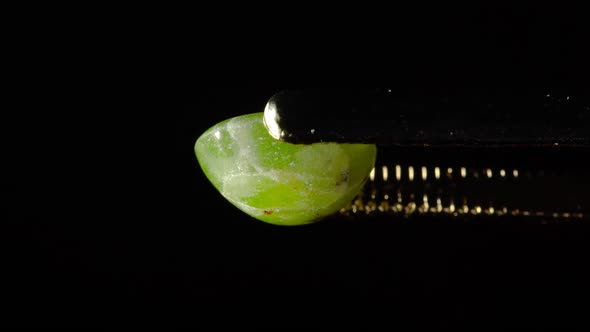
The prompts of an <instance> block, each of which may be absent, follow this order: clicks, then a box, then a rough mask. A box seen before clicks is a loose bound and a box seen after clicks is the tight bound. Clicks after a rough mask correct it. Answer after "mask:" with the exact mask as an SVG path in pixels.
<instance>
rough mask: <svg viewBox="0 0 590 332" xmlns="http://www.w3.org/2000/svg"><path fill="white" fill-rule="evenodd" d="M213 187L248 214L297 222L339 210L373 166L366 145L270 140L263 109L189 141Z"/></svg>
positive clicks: (373, 152) (277, 221)
mask: <svg viewBox="0 0 590 332" xmlns="http://www.w3.org/2000/svg"><path fill="white" fill-rule="evenodd" d="M195 153H196V156H197V160H198V162H199V164H200V166H201V168H202V170H203V172H204V173H205V175H206V176H207V178H208V179H209V181H211V183H212V184H213V186H214V187H215V188H216V189H217V190H218V191H219V192H220V193H221V194H222V195H223V197H225V198H226V199H227V200H228V201H229V202H231V203H232V204H233V205H235V206H236V207H237V208H239V209H240V210H242V211H243V212H245V213H247V214H248V215H250V216H252V217H254V218H256V219H259V220H262V221H265V222H268V223H271V224H276V225H303V224H308V223H312V222H316V221H319V220H321V219H322V218H323V217H326V216H328V215H330V214H333V213H335V212H336V211H338V210H340V209H341V208H342V207H343V206H344V205H346V204H347V203H349V202H350V201H351V200H352V199H353V198H354V196H355V195H356V194H357V193H358V192H359V191H360V190H361V189H362V186H363V185H364V183H365V182H366V180H367V178H368V175H369V173H370V172H371V169H372V168H373V166H374V164H375V158H376V154H377V147H376V146H375V145H368V144H336V143H316V144H311V145H300V144H290V143H285V142H281V141H278V140H275V139H274V138H272V137H271V136H270V134H269V133H268V131H267V130H266V128H265V126H264V124H263V113H254V114H247V115H242V116H238V117H235V118H231V119H229V120H226V121H223V122H220V123H219V124H217V125H215V126H213V127H212V128H210V129H209V130H207V131H206V132H205V133H203V134H202V135H201V136H200V137H199V138H198V140H197V142H196V144H195Z"/></svg>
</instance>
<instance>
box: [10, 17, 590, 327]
mask: <svg viewBox="0 0 590 332" xmlns="http://www.w3.org/2000/svg"><path fill="white" fill-rule="evenodd" d="M469 18H470V19H469V21H470V23H471V24H472V25H473V26H474V28H473V29H471V28H469V29H465V28H462V27H459V26H457V28H454V29H450V30H445V32H442V31H439V30H438V29H425V31H424V32H421V31H416V30H418V27H419V26H420V24H418V23H416V25H415V26H412V27H410V28H408V27H406V29H405V30H400V31H403V32H404V33H401V34H399V35H398V36H397V37H395V38H394V40H395V45H394V46H395V47H392V45H391V43H389V42H388V41H389V39H384V38H385V37H387V38H392V35H391V34H388V33H386V34H384V35H375V34H373V33H374V32H375V30H379V29H385V30H384V31H386V32H387V31H398V30H397V28H396V27H394V26H389V25H388V24H385V22H389V21H381V22H384V25H383V26H376V27H375V29H372V30H371V31H372V32H373V33H369V34H366V33H363V32H359V31H357V30H356V29H355V28H354V27H350V26H349V29H336V28H334V29H327V30H322V31H326V32H325V33H323V34H319V35H318V34H315V33H309V34H304V35H302V33H303V31H302V30H299V29H294V31H289V33H287V32H285V31H284V30H281V31H279V32H278V33H276V34H271V33H270V32H268V30H267V29H260V30H259V31H252V30H251V29H248V30H242V29H239V28H233V29H230V30H229V32H227V33H222V32H221V31H218V30H216V29H214V31H216V32H217V34H208V33H206V28H208V27H207V26H192V25H191V24H186V25H185V24H183V22H182V21H181V22H180V23H178V22H176V23H177V24H178V26H176V25H174V26H175V28H176V27H177V29H172V33H170V34H169V35H166V37H165V38H163V39H164V40H166V42H165V43H163V46H162V49H163V50H165V51H162V50H160V51H161V52H159V53H157V54H158V55H160V54H163V55H162V56H161V57H159V56H156V57H154V59H153V60H152V61H147V62H145V63H143V62H142V65H141V66H139V67H140V68H139V69H140V70H138V78H139V80H140V81H144V83H145V81H149V82H150V84H147V85H151V82H154V86H157V88H156V89H154V90H155V91H152V88H153V87H154V86H149V87H146V88H145V89H143V87H144V86H143V85H134V86H133V89H132V88H129V86H130V85H131V84H127V82H125V83H124V84H123V85H125V86H126V87H127V88H129V89H128V90H127V89H120V90H117V92H116V94H117V96H119V95H121V94H122V95H125V97H131V98H129V99H131V100H127V99H126V101H125V103H121V102H120V101H118V102H117V104H118V105H123V107H122V108H123V110H122V111H121V112H119V111H118V112H116V114H113V115H110V114H109V115H102V114H103V113H102V111H103V110H104V109H105V108H104V107H102V106H103V105H101V106H100V107H96V108H97V109H94V107H93V110H92V111H90V116H89V117H88V118H89V120H88V121H78V122H77V126H75V129H74V131H75V134H76V136H75V137H76V138H78V140H79V141H80V143H81V144H79V145H76V146H75V147H73V148H72V149H69V150H68V151H66V152H65V153H64V154H66V155H67V157H68V158H67V159H65V158H64V160H67V161H68V163H66V165H67V166H66V167H61V166H59V167H58V166H55V167H51V168H48V167H45V168H44V169H43V170H40V169H39V168H38V167H37V165H38V164H35V163H33V164H29V166H28V167H27V168H25V169H24V170H25V175H24V176H22V177H19V178H13V179H10V180H9V181H7V182H6V183H7V184H8V186H7V187H6V186H5V188H8V189H7V190H4V192H3V194H4V193H5V194H6V195H4V196H6V197H7V198H6V199H7V200H5V201H8V202H10V204H7V205H5V207H7V208H8V210H9V211H10V212H16V215H17V216H18V217H17V218H14V219H12V218H10V219H9V221H8V226H9V227H8V228H7V231H6V232H4V233H3V235H5V236H6V238H7V239H6V241H4V242H3V244H6V249H5V253H6V258H5V260H4V262H3V267H4V269H3V275H4V276H7V277H8V278H7V279H8V280H7V281H4V283H5V285H6V288H5V291H4V293H3V295H2V296H3V297H4V301H5V302H6V303H7V304H8V306H9V309H8V311H7V312H6V314H7V316H10V317H12V318H13V319H14V320H15V322H16V323H17V324H22V325H48V324H54V323H55V324H58V325H78V324H79V323H81V322H84V323H85V324H88V323H89V322H90V324H91V325H92V324H94V323H97V324H104V323H107V324H108V323H110V322H111V321H114V320H115V319H119V318H122V319H124V320H125V321H127V322H130V323H134V324H135V323H144V324H145V323H150V324H151V323H161V324H165V325H174V324H181V325H185V326H186V325H188V326H201V325H203V324H206V323H214V324H219V325H225V324H233V323H238V324H242V325H257V326H258V325H262V326H274V327H290V326H302V327H308V326H315V325H316V324H319V325H322V326H336V325H344V326H355V325H356V326H361V327H363V326H368V325H377V324H381V323H384V324H386V325H387V326H392V325H393V326H397V325H398V324H402V323H409V324H412V325H415V326H420V325H434V326H461V325H466V326H473V327H484V326H485V327H489V326H497V327H503V326H508V325H517V326H536V327H547V326H550V327H560V326H575V327H579V326H582V325H584V324H586V325H587V320H586V317H587V312H588V309H589V308H588V300H587V299H588V298H589V297H590V287H588V280H589V278H590V274H589V273H588V272H587V263H588V256H587V254H586V253H587V252H589V251H590V250H588V249H590V241H589V240H588V239H589V237H588V235H589V233H588V227H587V226H584V225H571V224H561V225H507V224H501V225H494V224H490V223H486V224H477V223H476V224H473V223H441V222H439V221H437V220H423V221H422V222H419V223H413V222H401V221H399V220H389V221H387V220H373V221H368V222H363V223H359V222H351V221H336V220H328V221H326V222H321V223H318V224H315V225H311V226H305V227H294V228H285V227H276V226H272V225H268V224H264V223H262V222H259V221H256V220H253V219H251V218H249V217H247V216H245V215H244V214H243V213H241V212H240V211H238V210H237V209H236V208H234V207H233V206H231V205H229V204H228V203H227V202H226V201H225V200H224V199H223V198H222V197H221V196H220V195H219V193H218V192H216V191H215V190H214V188H213V187H212V186H211V185H210V184H209V182H208V180H207V179H206V178H205V177H204V175H203V174H202V172H201V171H200V169H199V166H198V164H197V161H196V158H195V156H194V152H193V146H194V142H195V141H196V139H197V137H198V136H199V135H200V134H201V133H202V132H204V131H205V130H206V129H207V128H209V127H211V126H212V125H214V124H216V123H217V122H220V121H222V120H225V119H227V118H229V117H232V116H236V115H241V114H246V113H253V112H260V111H262V109H263V107H264V104H265V103H266V101H267V99H268V98H269V97H270V96H272V94H273V93H275V92H277V91H279V90H281V89H284V88H294V87H307V86H314V87H317V86H336V85H342V86H347V85H348V86H351V85H356V86H359V85H362V86H399V85H404V86H408V85H417V86H420V85H423V84H428V85H430V86H437V85H445V86H448V85H457V86H470V85H472V84H479V85H484V86H485V85H486V84H488V85H496V86H502V85H508V84H515V85H517V84H528V85H537V86H538V85H541V86H548V85H549V86H551V85H553V86H564V85H568V84H573V83H576V84H577V82H578V81H577V78H578V77H583V74H582V71H581V70H580V67H579V66H578V63H579V62H576V61H575V59H578V57H580V59H583V56H582V55H581V54H580V53H579V46H580V43H582V42H583V41H584V39H580V38H579V37H580V33H579V32H577V31H578V30H577V29H576V27H575V26H572V23H571V22H569V21H567V20H564V21H567V22H565V23H557V22H554V21H546V20H544V19H541V18H540V17H539V18H537V19H533V20H532V21H533V22H532V23H531V24H525V23H521V22H522V19H523V18H530V17H529V15H528V11H520V12H519V13H516V14H510V13H507V12H506V11H504V10H499V11H496V12H493V13H492V14H491V15H488V14H483V12H481V13H478V14H476V15H472V16H469ZM273 22H274V21H273ZM176 23H175V24H176ZM289 23H291V22H285V23H284V24H285V25H288V24H289ZM545 23H548V25H547V26H546V25H545ZM209 27H210V26H209ZM184 28H190V29H191V30H190V31H196V32H195V34H193V35H189V36H190V37H191V39H183V38H182V37H179V38H168V37H169V36H173V35H174V32H178V31H180V30H182V29H184ZM204 31H205V32H204ZM330 31H339V33H338V34H336V33H333V32H330ZM275 32H276V31H275ZM456 35H460V37H461V38H457V39H455V38H450V37H449V36H453V37H456ZM252 36H257V37H258V38H254V37H252ZM254 39H256V41H255V40H254ZM260 39H262V41H260ZM193 40H196V41H195V42H194V43H193V42H192V41H193ZM473 40H476V41H477V42H476V43H474V44H465V42H467V41H473ZM195 43H196V45H195ZM466 45H468V47H465V46H466ZM150 50H153V48H150ZM400 50H412V51H413V52H400ZM140 53H141V52H140ZM131 58H133V59H135V60H137V61H139V59H142V57H141V56H138V57H131ZM154 63H155V64H159V66H158V69H162V71H163V72H164V75H161V78H160V75H158V77H156V76H155V70H152V69H150V68H151V67H150V65H153V64H154ZM123 67H125V66H123ZM126 77H127V76H126ZM113 80H114V78H113V77H111V78H109V79H108V80H107V81H108V82H113ZM137 90H140V91H139V92H138V91H137ZM101 91H103V90H101ZM104 91H106V92H108V93H107V94H112V93H113V91H112V90H109V89H106V90H104ZM136 92H138V93H137V94H136ZM98 97H100V96H98ZM93 98H97V96H95V97H93ZM83 99H84V100H85V101H86V102H88V100H93V101H94V100H96V99H88V98H83ZM98 99H100V98H98ZM156 99H158V102H159V101H161V102H162V103H161V104H160V103H158V104H157V105H156V102H155V100H156ZM93 104H94V103H93ZM107 104H108V103H107ZM140 104H141V105H140ZM144 104H145V105H144ZM56 105H59V103H58V104H56ZM79 105H83V104H81V103H78V104H77V106H79ZM106 106H107V108H108V106H109V105H106ZM56 107H57V106H56ZM45 117H47V116H45ZM41 119H45V118H44V117H41ZM127 120H131V121H127ZM97 122H100V124H101V125H96V123H97ZM105 122H107V123H113V122H114V123H117V124H119V123H122V124H123V126H122V127H123V128H122V129H121V131H122V132H124V133H131V132H132V133H133V134H132V135H122V136H126V137H125V138H126V139H127V140H125V141H122V140H121V141H119V140H118V136H117V138H116V139H115V138H114V136H115V135H117V134H118V133H119V132H118V130H113V131H112V132H111V131H110V129H109V130H105V128H106V126H105V127H103V126H102V124H104V123H105ZM25 123H26V124H27V125H28V128H29V130H30V131H32V132H34V131H35V130H37V128H42V127H43V126H42V125H32V124H30V123H31V122H25ZM167 129H170V130H167ZM47 131H49V130H47V129H45V130H41V131H40V132H41V133H42V134H45V133H46V132H47ZM86 131H91V132H92V133H98V132H100V133H101V134H102V135H103V137H108V138H113V141H115V142H111V140H110V139H108V138H105V144H106V141H108V143H114V144H113V146H116V149H115V148H113V149H112V150H111V148H110V145H109V147H106V146H105V145H103V144H102V143H103V142H102V141H101V140H98V142H96V139H94V140H92V139H91V140H90V142H92V143H99V144H97V145H96V149H97V150H93V151H91V153H87V151H85V150H86V145H85V144H86V143H87V141H84V140H83V139H81V138H79V137H85V136H83V135H82V136H78V135H79V134H82V133H85V132H86ZM105 131H106V132H107V133H108V135H105ZM37 135H38V134H35V135H34V136H32V137H33V138H29V139H30V140H31V141H34V140H36V139H37ZM63 136H66V137H65V139H63V140H62V138H61V137H60V138H59V139H57V141H56V142H62V141H65V140H68V141H69V140H71V137H72V136H68V135H63ZM128 136H131V138H130V139H129V137H128ZM93 147H94V146H93ZM33 151H34V150H33ZM33 151H30V152H27V153H26V154H29V158H30V159H31V160H59V159H60V158H61V155H56V154H54V153H57V152H54V151H49V152H39V154H38V155H35V156H34V158H33V157H32V156H30V155H32V154H35V152H33ZM72 155H75V156H76V157H75V158H71V156H72ZM37 158H39V159H37ZM70 160H71V162H70ZM66 177H67V178H68V179H72V180H73V181H66V180H65V179H66ZM66 182H67V184H66ZM31 194H32V196H33V198H34V200H33V202H35V205H34V207H31V206H30V202H31V201H27V200H26V199H24V200H21V198H24V197H25V196H26V195H27V196H28V195H31ZM15 198H16V199H15Z"/></svg>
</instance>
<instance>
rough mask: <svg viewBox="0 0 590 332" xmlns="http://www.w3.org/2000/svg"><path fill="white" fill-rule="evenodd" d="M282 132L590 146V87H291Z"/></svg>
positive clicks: (392, 141)
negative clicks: (553, 89) (550, 89)
mask: <svg viewBox="0 0 590 332" xmlns="http://www.w3.org/2000/svg"><path fill="white" fill-rule="evenodd" d="M265 124H266V126H267V129H268V130H269V132H270V133H271V135H273V137H275V138H276V139H280V140H283V141H286V142H290V143H295V144H311V143H316V142H337V143H367V144H379V145H399V146H474V147H482V146H483V147H490V146H499V147H503V146H512V147H515V146H526V147H530V146H541V147H543V146H544V147H552V146H590V93H588V94H584V93H581V92H580V91H577V92H573V91H572V92H571V93H570V92H568V91H565V92H560V93H559V94H557V93H553V94H551V93H547V90H543V89H530V90H525V89H521V90H516V91H514V90H507V89H504V90H500V89H495V90H491V89H454V90H448V89H447V90H446V91H442V92H441V91H436V92H432V93H431V94H429V93H423V94H416V93H413V92H411V91H410V92H408V91H399V90H392V89H327V90H317V89H311V90H286V91H281V92H279V93H277V94H275V95H274V96H272V97H271V98H270V100H269V101H268V104H267V107H266V110H265Z"/></svg>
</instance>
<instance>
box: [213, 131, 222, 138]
mask: <svg viewBox="0 0 590 332" xmlns="http://www.w3.org/2000/svg"><path fill="white" fill-rule="evenodd" d="M213 135H214V136H215V138H217V139H221V133H220V132H219V130H217V131H215V133H214V134H213Z"/></svg>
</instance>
